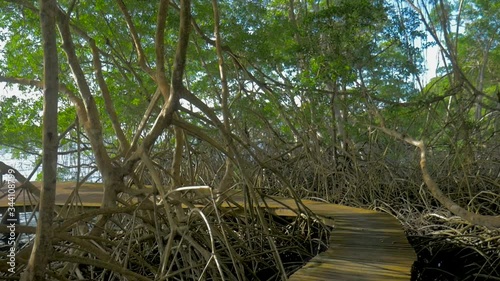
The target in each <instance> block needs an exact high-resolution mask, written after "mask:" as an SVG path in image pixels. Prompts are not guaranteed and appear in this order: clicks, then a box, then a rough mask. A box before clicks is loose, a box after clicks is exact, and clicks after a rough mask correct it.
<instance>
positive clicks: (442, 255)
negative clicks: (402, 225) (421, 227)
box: [408, 236, 500, 281]
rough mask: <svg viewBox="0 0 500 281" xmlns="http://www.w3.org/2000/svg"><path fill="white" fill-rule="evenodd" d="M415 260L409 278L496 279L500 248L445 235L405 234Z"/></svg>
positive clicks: (435, 280) (499, 273) (416, 280)
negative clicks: (460, 242) (468, 242)
mask: <svg viewBox="0 0 500 281" xmlns="http://www.w3.org/2000/svg"><path fill="white" fill-rule="evenodd" d="M408 240H409V241H410V243H411V244H412V246H413V247H414V248H415V251H416V253H417V257H418V260H417V262H415V264H414V265H413V271H412V279H411V280H412V281H472V280H474V281H486V280H488V281H494V280H500V249H491V248H490V249H488V248H487V247H484V246H481V245H476V246H472V245H459V244H457V243H454V242H452V241H451V240H450V239H449V238H442V237H425V236H424V237H422V236H409V237H408Z"/></svg>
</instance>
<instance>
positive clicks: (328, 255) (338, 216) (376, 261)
mask: <svg viewBox="0 0 500 281" xmlns="http://www.w3.org/2000/svg"><path fill="white" fill-rule="evenodd" d="M35 186H40V184H39V183H35ZM74 186H75V184H74V183H60V184H58V187H57V193H58V194H57V197H56V201H57V204H58V205H63V204H64V203H65V202H66V200H67V199H68V198H69V196H70V194H71V191H72V190H73V189H74ZM2 191H3V190H2ZM1 194H2V192H0V195H1ZM101 198H102V185H100V184H84V185H83V186H82V187H80V190H79V197H76V198H75V199H77V201H80V202H81V203H83V204H84V205H85V206H89V207H95V206H98V205H99V202H100V200H101ZM232 198H233V200H234V201H235V202H236V203H238V204H241V205H243V204H244V201H243V197H242V196H241V195H235V196H232ZM20 201H22V196H21V197H19V198H18V199H17V202H16V203H17V205H18V206H19V205H22V203H21V202H20ZM302 202H303V204H304V205H305V206H307V207H308V208H309V209H310V210H311V211H313V212H314V213H315V214H317V215H318V216H320V217H323V218H327V219H325V220H324V222H325V223H327V224H329V225H330V226H333V227H334V229H333V231H332V233H331V237H330V245H329V248H328V250H327V251H325V252H323V253H321V254H319V255H317V256H316V257H314V258H313V259H312V260H310V261H309V262H308V263H307V264H306V265H305V266H304V267H302V268H301V269H299V270H298V271H297V272H295V273H294V274H293V275H292V276H291V277H290V278H289V280H292V281H293V280H296V281H306V280H342V281H350V280H352V281H355V280H356V281H363V280H373V281H386V280H410V271H411V267H412V264H413V262H414V261H416V259H417V258H416V255H415V252H414V251H413V249H412V247H411V246H410V244H409V243H408V241H407V239H406V236H405V235H404V232H403V229H402V226H401V225H400V223H399V222H398V221H397V220H396V219H395V218H393V217H392V216H390V215H388V214H385V213H380V212H375V211H371V210H365V209H359V208H352V207H347V206H342V205H336V204H328V203H322V202H317V201H311V200H303V201H302ZM7 203H8V201H7V200H6V198H2V199H0V207H6V206H7ZM24 204H28V203H24ZM264 204H265V205H266V206H268V207H269V208H271V209H272V210H273V211H274V212H275V213H276V214H278V215H279V214H283V215H290V213H291V212H290V210H289V209H287V208H286V207H285V206H288V207H290V208H292V209H294V210H298V209H299V208H298V207H297V204H296V202H295V200H293V199H288V198H277V197H273V198H272V199H271V198H270V199H266V200H265V202H259V205H261V206H263V205H264ZM224 205H226V204H224ZM224 205H223V206H224Z"/></svg>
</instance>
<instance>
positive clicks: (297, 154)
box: [0, 0, 500, 280]
mask: <svg viewBox="0 0 500 281" xmlns="http://www.w3.org/2000/svg"><path fill="white" fill-rule="evenodd" d="M58 3H59V10H58V14H57V28H58V34H57V40H58V44H59V49H58V52H59V56H58V59H59V73H60V74H59V82H60V88H59V89H60V99H59V116H58V120H59V122H58V126H59V127H58V128H59V134H60V136H59V138H60V147H59V153H60V155H61V156H60V157H61V158H60V159H61V160H64V161H60V162H61V163H60V167H59V175H58V176H59V178H60V179H61V180H65V181H82V180H85V179H88V178H91V179H93V180H97V181H100V182H103V183H104V185H105V188H106V192H105V198H104V200H103V203H102V207H103V208H102V210H103V211H102V212H101V213H99V212H97V213H95V214H94V215H93V216H88V217H85V218H82V219H83V221H85V224H92V225H93V228H92V229H91V230H88V232H83V233H79V235H81V236H82V237H83V236H85V235H90V236H94V237H102V238H103V239H102V241H101V242H100V243H101V246H102V247H103V248H106V249H114V250H116V251H117V252H116V253H130V254H131V255H132V256H133V255H136V256H133V257H130V259H127V260H120V259H118V258H116V259H112V260H110V261H109V262H108V263H107V264H105V265H102V266H103V267H104V269H103V268H99V269H98V270H97V273H95V272H93V273H89V272H91V271H92V270H94V267H95V265H94V264H93V263H92V261H91V260H92V259H96V260H99V259H105V258H110V257H108V256H107V255H104V253H101V252H100V250H99V249H98V248H92V250H88V251H86V250H83V249H85V246H89V247H90V245H88V244H86V243H87V242H85V240H84V239H83V238H78V239H76V238H69V237H66V236H64V237H62V238H61V237H59V238H58V239H59V240H64V239H68V240H69V241H68V243H73V244H74V245H78V248H77V249H75V252H74V254H72V255H75V256H78V259H77V258H75V257H74V256H71V257H72V258H74V259H73V260H72V263H74V264H78V263H81V264H87V265H88V267H86V268H84V270H89V272H86V273H85V274H94V275H92V276H93V278H101V279H102V280H111V279H107V278H111V277H110V276H115V275H114V274H116V276H115V277H113V278H117V279H116V280H118V279H119V278H121V276H128V277H130V276H134V278H138V277H137V276H136V275H133V274H132V273H133V272H132V270H135V269H131V268H128V265H130V266H132V265H133V266H138V264H141V266H144V268H142V269H141V270H142V271H141V272H143V273H144V274H143V277H144V278H146V277H148V278H153V276H158V274H163V276H170V277H172V278H174V277H175V278H177V279H179V280H181V279H183V278H187V277H186V276H187V275H188V274H194V275H196V274H207V276H211V277H209V278H214V279H217V277H214V276H217V275H218V274H220V275H221V276H225V277H226V278H228V279H239V280H243V279H244V276H243V275H245V274H247V273H248V272H250V271H251V269H252V268H254V267H256V264H259V266H261V264H266V266H269V267H274V268H275V270H274V271H273V274H272V275H273V276H275V278H276V279H279V278H281V277H283V276H285V275H286V274H287V273H285V272H284V267H283V265H282V264H281V265H280V263H281V258H280V257H279V254H278V253H279V251H278V248H279V245H277V242H276V241H275V240H273V239H268V240H266V241H264V242H263V243H264V244H266V245H263V246H262V248H264V249H266V251H267V250H268V252H266V253H267V255H269V256H270V257H271V260H272V259H275V261H276V264H267V261H265V262H261V261H260V260H259V261H255V260H246V263H245V265H243V266H242V267H241V268H236V266H235V267H232V266H231V265H230V264H231V263H232V262H234V261H235V260H239V259H240V258H241V257H243V256H245V255H253V252H252V254H250V252H251V251H250V249H253V250H255V249H256V246H255V245H254V244H252V243H253V242H248V244H246V245H242V244H244V243H246V242H245V239H242V237H246V236H242V235H243V233H247V234H248V235H250V237H256V235H254V231H255V233H257V232H259V231H262V232H263V233H266V234H268V235H270V236H273V235H276V232H280V231H282V230H283V226H281V225H279V224H278V225H274V224H275V222H273V220H272V219H269V218H266V216H267V215H266V214H263V213H262V214H259V213H257V214H255V213H253V212H249V213H245V214H244V215H243V216H240V214H235V215H234V218H233V219H234V220H238V222H239V223H241V224H242V225H243V226H242V229H239V230H235V228H237V226H235V222H234V221H232V219H229V218H227V217H223V218H221V217H220V216H219V217H217V215H216V214H214V213H210V214H208V213H206V212H204V213H201V215H200V217H198V216H196V215H193V214H192V213H189V215H188V213H187V211H186V210H185V209H183V208H182V207H181V203H183V204H185V205H188V206H191V207H193V208H194V205H193V204H192V203H193V202H192V200H188V199H186V198H188V197H189V196H180V195H179V193H180V192H176V191H175V190H176V189H177V188H179V187H182V186H211V187H212V188H213V189H214V191H216V192H218V193H219V194H224V193H225V192H227V191H231V190H235V189H243V190H245V194H246V196H248V197H249V200H256V199H257V197H258V196H261V195H263V194H267V195H283V196H292V197H297V198H306V197H307V198H311V197H313V198H321V199H323V200H327V201H330V202H336V203H342V204H348V205H355V206H363V207H368V208H375V209H378V210H382V211H386V212H390V213H392V214H394V215H396V216H398V218H400V219H401V221H402V223H403V224H404V225H405V227H406V228H407V230H408V232H409V233H411V234H413V235H441V236H442V235H445V236H447V237H454V239H456V240H454V241H459V242H460V243H463V244H465V245H475V246H477V245H479V244H481V243H483V242H484V243H483V244H481V247H483V246H484V245H486V246H484V247H483V248H481V247H479V246H477V249H478V251H484V252H487V253H488V255H485V256H494V255H495V254H498V251H497V252H496V253H493V254H491V253H492V251H491V249H492V248H494V247H496V246H498V245H499V244H500V242H499V240H498V227H497V225H498V220H499V218H498V213H499V211H500V205H499V203H498V202H499V193H500V183H499V182H498V176H499V174H500V152H499V151H500V150H499V149H498V145H499V143H500V141H499V133H498V132H499V126H500V116H499V110H500V89H499V85H498V83H499V81H498V72H499V71H500V70H499V67H498V65H500V64H497V62H498V61H499V60H500V44H499V42H500V35H499V34H498V27H499V24H500V22H499V18H500V17H499V16H498V15H499V13H500V4H499V3H496V2H495V1H485V0H474V1H453V0H450V1H403V0H397V1H382V0H377V1H372V0H321V1H311V0H291V1H284V0H269V1H246V0H231V1H229V0H228V1H225V0H221V1H212V3H209V1H193V3H189V1H184V0H183V1H168V0H162V1H159V3H157V2H154V1H129V0H117V1H105V0H96V1H75V0H73V1H70V0H60V1H58ZM38 5H39V4H38V3H37V1H31V0H21V1H1V2H0V39H1V41H3V42H5V43H4V44H3V45H2V48H1V49H0V50H1V54H0V82H6V83H7V85H9V86H11V85H12V86H15V87H18V88H19V90H20V93H19V94H16V95H13V96H7V95H5V96H0V102H1V103H0V148H3V149H8V150H9V151H10V152H12V153H13V154H14V156H16V157H18V158H20V159H22V158H23V157H26V156H28V155H31V156H36V157H41V153H40V151H41V148H42V142H41V137H40V136H41V110H42V94H41V89H42V88H43V77H42V76H43V75H42V73H43V72H42V66H43V63H42V62H43V57H42V56H43V48H42V46H41V30H40V19H39V6H38ZM426 54H427V55H426ZM431 60H438V69H436V71H437V72H436V76H435V77H428V76H427V75H428V73H433V72H432V71H433V69H426V67H428V66H429V65H430V64H429V62H430V61H431ZM429 71H430V72H429ZM405 140H406V142H405ZM412 140H423V142H424V143H425V145H426V150H425V152H426V153H427V154H426V156H427V168H428V170H429V171H430V175H431V176H432V178H434V181H435V183H436V184H437V186H436V187H439V188H440V190H441V191H443V194H442V196H436V193H435V192H434V190H435V189H433V188H430V189H429V190H427V189H426V188H424V185H425V183H427V185H429V184H428V182H427V181H426V182H425V183H424V181H423V179H422V172H421V169H420V167H419V166H418V164H419V159H420V151H419V150H418V149H417V148H416V147H415V146H412V145H411V143H412ZM414 143H415V142H414ZM0 160H1V159H0ZM25 176H26V175H25ZM148 186H153V188H150V187H148ZM188 193H190V194H191V193H196V194H194V195H193V194H191V195H193V197H196V198H197V199H200V197H201V198H203V196H200V194H198V193H202V192H201V190H196V189H192V190H190V191H189V192H188ZM152 194H158V195H159V196H160V197H162V198H163V199H165V200H163V201H162V204H164V206H163V209H162V210H156V209H154V210H153V209H152V207H151V206H149V205H147V206H141V208H142V209H141V208H138V207H137V209H133V207H134V206H135V205H133V204H134V203H135V202H138V201H137V200H139V202H141V201H142V200H144V199H145V198H150V197H151V195H152ZM223 197H224V196H222V198H223ZM167 199H168V200H167ZM204 199H207V198H206V197H205V198H204ZM448 199H451V200H453V201H454V202H455V203H457V204H458V205H459V206H461V207H462V208H463V209H465V211H467V212H469V213H468V214H470V213H472V214H477V215H484V216H487V217H481V219H485V220H484V221H483V220H480V221H478V220H476V218H475V217H473V218H472V219H470V217H468V216H464V215H462V213H461V212H457V211H454V210H451V209H450V208H449V206H448V205H447V204H445V203H443V202H445V201H446V200H448ZM207 202H208V203H207ZM214 202H215V201H211V200H205V201H203V203H205V204H208V205H209V206H210V204H212V203H214ZM446 202H448V201H446ZM73 203H74V202H73ZM214 204H215V203H214ZM76 207H78V206H77V204H76V203H75V204H74V205H70V207H69V208H70V209H71V208H76ZM113 208H124V209H121V210H120V211H116V210H115V209H113ZM127 208H128V209H127ZM214 208H215V209H217V207H214ZM109 210H114V211H109ZM209 210H213V209H209ZM207 212H208V211H207ZM61 214H62V212H60V213H59V215H61ZM204 214H206V215H207V216H209V217H210V219H209V220H208V221H210V223H212V224H213V226H212V227H214V229H215V228H217V235H216V236H217V237H216V238H214V239H215V240H216V241H215V244H217V249H218V250H217V251H218V252H217V255H219V253H224V258H225V259H226V260H225V261H224V262H223V263H222V265H220V264H219V263H218V262H215V263H214V262H212V261H213V259H212V256H211V255H210V251H214V249H208V248H206V247H205V246H202V245H205V243H206V242H207V241H208V240H207V239H209V238H207V235H208V232H206V230H204V231H205V232H203V233H202V234H200V233H196V232H199V229H201V228H203V227H205V221H204V220H202V219H201V218H203V216H204ZM136 216H137V218H136ZM214 216H215V217H214ZM457 216H458V217H457ZM495 216H496V217H495ZM193 217H196V220H195V221H194V222H193V221H191V220H192V219H193ZM136 219H137V220H138V221H140V222H139V223H138V222H136ZM217 219H218V221H216V220H217ZM240 220H241V221H240ZM208 221H207V222H208ZM222 221H224V223H222ZM256 222H259V223H256ZM308 223H310V222H308ZM139 224H144V225H146V226H147V227H146V229H139V228H137V229H136V230H134V231H132V232H131V233H129V234H127V233H125V232H119V233H114V232H113V231H114V230H116V228H124V229H125V228H129V227H130V226H132V228H133V227H136V226H137V225H139ZM218 224H220V225H218ZM210 225H211V224H210ZM270 225H273V226H270ZM492 226H493V227H492ZM58 227H61V226H58ZM65 227H66V228H64V229H65V230H70V231H75V232H76V231H78V227H77V225H76V224H75V225H74V226H65ZM252 227H256V228H258V229H252ZM259 227H261V229H259ZM132 228H131V229H132ZM179 229H181V230H179ZM182 229H191V230H192V229H196V231H194V230H193V231H192V233H196V234H192V233H191V234H187V232H185V231H183V230H182ZM451 229H452V230H453V231H452V230H451ZM160 230H161V233H162V234H164V236H163V237H160V235H158V231H160ZM155 231H156V232H155ZM274 231H276V232H274ZM155 233H156V234H155ZM297 233H298V232H297ZM226 235H230V237H229V238H228V237H226ZM231 235H232V237H231ZM300 235H306V236H307V234H305V233H301V234H300ZM465 235H468V236H467V237H469V238H467V237H465ZM471 236H472V237H474V238H473V239H470V237H471ZM165 237H168V239H167V238H165ZM492 237H493V238H492ZM494 237H497V238H494ZM131 238H133V240H134V241H144V244H141V243H139V244H137V243H135V242H134V243H135V244H134V243H133V242H130V243H129V244H125V245H118V244H120V241H121V240H122V239H123V240H127V239H131ZM247 238H248V237H247ZM106 239H108V240H106ZM184 239H186V240H184ZM495 239H496V240H495ZM130 241H132V240H130ZM185 241H189V243H192V244H191V245H192V246H189V247H188V248H189V250H187V251H186V252H183V253H182V254H179V253H178V251H179V250H178V249H177V248H176V247H187V246H185V245H186V244H185V243H186V242H185ZM229 241H231V242H236V243H240V244H238V245H239V246H238V247H239V248H241V249H245V250H241V252H238V251H239V250H235V248H232V247H231V246H229V245H228V244H229ZM485 241H488V242H487V243H486V242H485ZM153 242H156V243H157V244H158V245H162V246H163V249H162V248H161V247H160V246H158V247H156V246H151V245H153V244H154V243H153ZM61 243H62V242H61ZM127 243H128V242H127ZM148 243H151V244H148ZM278 244H279V243H278ZM61 245H62V244H61ZM61 245H59V246H61ZM148 245H149V246H151V248H148ZM61 247H62V246H61ZM92 247H94V246H92ZM287 247H288V246H287ZM262 248H257V249H258V250H257V251H255V252H258V251H260V250H261V249H262ZM131 249H132V250H131ZM59 250H60V253H61V255H63V253H64V254H66V255H67V256H57V255H56V261H62V260H65V259H66V260H69V259H70V256H69V254H68V253H69V252H71V250H68V249H66V248H64V247H63V248H60V249H59ZM247 250H248V251H247ZM68 251H69V252H68ZM127 251H128V252H127ZM147 251H150V252H149V253H147V254H146V252H147ZM245 251H247V252H245ZM300 252H302V249H301V250H300ZM118 256H119V254H116V257H118ZM145 256H146V257H148V258H149V257H151V262H146V261H143V260H141V259H142V257H145ZM169 259H170V260H171V259H178V260H182V261H179V263H177V264H175V265H173V266H172V267H171V268H165V267H163V268H161V266H165V265H166V264H168V261H169ZM256 259H259V258H258V257H257V258H256ZM183 263H184V264H183ZM487 263H489V264H488V265H487V266H485V267H484V268H482V267H481V266H479V269H478V270H477V272H476V271H470V272H473V273H470V272H469V273H470V274H486V275H487V274H492V275H495V274H496V275H497V276H498V274H499V273H498V272H496V271H495V272H493V270H491V271H492V272H491V273H490V272H487V273H485V271H487V270H490V269H494V268H495V267H497V266H498V264H499V260H498V258H497V259H496V260H492V259H487ZM189 264H191V266H192V268H191V269H190V270H188V271H186V272H184V271H183V270H181V268H182V266H187V265H189ZM205 264H207V265H209V269H208V270H207V271H206V272H205V271H204V269H203V266H205ZM121 265H123V266H124V267H125V269H123V270H122V271H116V270H117V269H116V268H117V267H119V266H121ZM257 267H258V266H257ZM96 268H97V267H96ZM61 270H64V272H66V273H67V274H68V276H72V277H74V276H78V275H79V274H82V273H81V272H80V271H81V270H83V269H81V268H78V267H75V268H72V269H70V268H69V267H65V268H64V269H61ZM106 270H111V271H113V270H115V273H113V274H110V273H109V274H108V273H105V272H106ZM134 272H137V271H134ZM202 272H203V273H202ZM222 272H224V273H222ZM235 272H236V273H235ZM478 276H479V275H478ZM144 280H146V279H144Z"/></svg>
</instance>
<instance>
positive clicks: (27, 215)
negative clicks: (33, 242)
mask: <svg viewBox="0 0 500 281" xmlns="http://www.w3.org/2000/svg"><path fill="white" fill-rule="evenodd" d="M3 215H4V214H0V221H1V220H2V218H3ZM37 216H38V212H34V213H33V212H20V213H19V221H18V224H19V225H29V226H36V220H37ZM5 238H6V236H5V235H4V234H3V233H0V247H1V246H4V245H6V241H5ZM32 238H33V235H28V234H21V235H20V236H19V237H18V244H26V243H28V242H29V241H30V239H32Z"/></svg>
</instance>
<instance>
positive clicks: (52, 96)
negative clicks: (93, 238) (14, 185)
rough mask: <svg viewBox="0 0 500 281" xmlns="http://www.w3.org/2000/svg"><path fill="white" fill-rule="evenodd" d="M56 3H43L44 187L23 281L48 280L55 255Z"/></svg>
mask: <svg viewBox="0 0 500 281" xmlns="http://www.w3.org/2000/svg"><path fill="white" fill-rule="evenodd" d="M56 14H57V1H56V0H41V1H40V24H41V29H42V41H43V62H44V64H43V72H44V73H43V77H44V80H45V83H44V93H43V94H44V104H43V166H42V169H43V186H42V191H41V196H40V213H39V220H38V225H37V230H36V237H35V243H34V246H33V250H32V252H31V257H30V259H29V262H28V266H27V267H26V271H25V272H24V274H23V276H22V278H21V280H45V279H46V278H45V269H46V267H47V264H48V261H49V259H50V257H51V255H52V250H53V246H52V237H53V235H54V233H53V228H52V221H53V217H54V205H55V196H56V179H57V147H58V138H57V135H58V134H57V101H58V88H59V81H58V73H59V71H58V69H59V67H58V61H57V41H56Z"/></svg>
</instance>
